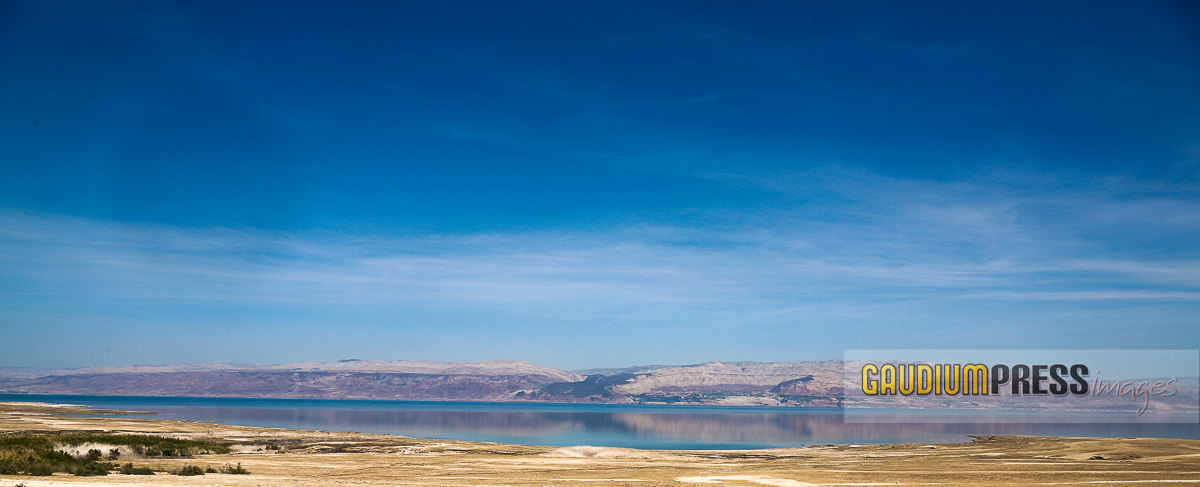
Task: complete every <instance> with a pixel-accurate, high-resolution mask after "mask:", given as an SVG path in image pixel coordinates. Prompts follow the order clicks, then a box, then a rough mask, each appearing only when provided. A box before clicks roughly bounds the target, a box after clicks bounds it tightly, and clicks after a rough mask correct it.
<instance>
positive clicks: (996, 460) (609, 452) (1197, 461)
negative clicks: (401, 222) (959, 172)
mask: <svg viewBox="0 0 1200 487" xmlns="http://www.w3.org/2000/svg"><path fill="white" fill-rule="evenodd" d="M80 412H82V410H80V409H76V408H70V407H61V406H51V405H36V404H33V403H0V431H2V432H5V434H12V433H13V432H31V431H45V432H50V431H57V432H61V431H93V432H115V433H134V432H136V433H150V434H160V435H168V436H172V437H179V438H195V439H205V440H210V441H214V442H217V443H222V444H227V445H231V446H233V447H234V448H235V450H236V453H233V454H228V455H203V456H198V457H194V458H189V459H136V458H133V457H127V456H122V459H121V461H122V462H124V461H133V462H134V463H136V464H138V465H146V466H150V467H151V468H154V469H156V470H164V471H165V470H170V469H178V468H180V467H182V466H183V465H184V464H189V465H200V466H213V467H217V468H219V467H221V466H223V465H225V464H233V463H241V464H242V465H243V466H244V467H245V468H246V469H247V470H249V471H250V472H252V473H251V474H250V475H230V474H207V475H204V476H197V477H179V476H175V475H169V474H166V473H159V474H157V475H154V476H135V475H116V474H113V475H108V476H106V477H74V476H69V475H64V474H55V475H54V476H51V477H25V476H0V487H13V486H16V485H25V486H26V487H42V486H79V485H142V486H195V485H222V486H239V487H240V486H246V487H249V486H292V485H301V486H308V485H313V486H316V485H431V486H442V485H478V486H493V485H496V486H498V485H504V486H508V485H522V486H588V487H608V486H637V487H654V486H693V487H723V486H748V487H762V486H769V487H770V486H774V487H794V486H809V485H846V486H851V485H853V486H868V485H1125V486H1141V485H1171V486H1175V485H1200V441H1194V440H1168V439H1150V438H1123V439H1091V438H1029V437H985V438H980V439H978V440H976V441H974V442H972V443H961V444H940V445H920V444H912V445H870V446H851V445H840V446H828V447H811V448H799V449H779V450H745V451H646V450H629V449H620V448H598V447H570V448H554V447H537V446H520V445H504V444H495V443H474V442H459V441H439V440H422V439H413V438H403V437H396V436H388V435H376V434H360V433H336V432H320V431H298V430H284V429H273V428H256V427H245V426H228V425H215V424H209V423H199V422H188V421H166V420H143V419H132V418H123V417H121V416H107V417H99V418H84V417H72V416H68V415H69V414H79V413H80ZM88 414H96V412H95V411H89V412H88ZM267 445H278V446H281V447H282V450H281V451H280V452H276V451H273V450H267V449H265V448H264V447H265V446H267Z"/></svg>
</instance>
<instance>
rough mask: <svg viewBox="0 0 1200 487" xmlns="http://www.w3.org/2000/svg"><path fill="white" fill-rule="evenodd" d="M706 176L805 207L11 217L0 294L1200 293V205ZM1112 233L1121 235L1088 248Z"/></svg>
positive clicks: (667, 297)
mask: <svg viewBox="0 0 1200 487" xmlns="http://www.w3.org/2000/svg"><path fill="white" fill-rule="evenodd" d="M714 177H722V178H725V179H727V180H730V181H733V182H734V183H736V184H757V185H760V186H761V187H763V188H768V189H769V190H771V191H776V192H779V193H780V194H783V195H784V196H785V197H795V198H806V199H807V200H808V203H807V204H806V205H805V206H803V207H801V208H799V209H798V210H795V211H784V210H771V211H770V212H768V214H766V215H758V216H759V217H762V218H757V219H755V218H749V217H746V215H732V216H731V215H724V216H723V217H722V218H720V220H721V221H724V222H725V223H722V224H719V225H712V226H694V225H691V226H689V225H685V224H677V225H672V224H646V225H641V226H636V225H631V226H627V227H624V228H616V229H605V230H595V231H544V232H526V233H489V234H472V235H424V236H412V237H394V238H384V237H379V236H366V235H340V234H331V233H309V234H298V233H270V232H261V231H254V230H247V229H230V228H198V229H197V228H173V227H156V226H148V225H135V224H126V223H113V222H101V221H93V220H86V219H79V218H71V217H65V216H59V215H31V214H23V213H19V212H15V211H9V212H5V213H3V214H2V215H0V250H2V251H3V255H2V256H0V261H3V262H4V268H5V269H6V270H5V271H3V274H0V278H2V279H3V280H4V281H7V282H9V283H10V284H12V285H15V287H17V288H18V289H20V290H22V291H23V292H27V293H52V294H57V295H59V296H61V297H62V298H69V297H71V296H72V295H87V296H90V297H110V298H148V299H149V298H153V299H181V300H197V299H200V300H203V299H218V300H242V301H255V300H264V301H276V302H279V301H281V302H288V301H295V302H302V303H314V302H321V303H330V304H375V305H396V306H400V305H412V304H413V303H422V305H428V304H430V303H433V304H438V303H440V304H441V305H452V304H463V303H471V304H480V305H487V306H496V307H502V308H513V309H519V308H521V307H526V306H558V307H563V308H569V307H572V306H579V305H580V304H582V303H588V304H589V305H590V306H600V307H610V308H613V309H617V308H620V309H626V310H632V309H636V308H639V307H645V306H664V305H665V306H687V305H694V304H700V303H702V304H704V305H705V306H708V307H715V308H720V309H729V310H740V309H745V308H747V307H751V306H755V307H762V306H766V307H768V308H772V309H773V308H780V309H786V308H788V307H790V306H794V305H795V304H796V303H797V302H807V301H820V300H835V301H843V302H853V303H858V304H859V305H861V304H862V303H864V302H868V301H871V300H872V299H914V298H916V299H925V300H938V299H944V298H963V297H967V298H970V297H976V296H989V297H996V296H1003V297H1004V298H1005V299H1011V300H1023V299H1028V300H1054V299H1064V300H1078V299H1123V300H1152V299H1188V298H1189V296H1194V293H1195V292H1197V290H1198V285H1200V278H1198V277H1197V275H1198V274H1200V272H1198V271H1197V269H1200V255H1196V254H1197V253H1198V252H1197V251H1196V250H1195V249H1194V248H1187V246H1186V245H1185V244H1184V243H1182V242H1180V241H1178V240H1172V239H1180V238H1188V237H1194V236H1197V235H1200V222H1198V221H1197V220H1196V219H1195V218H1194V217H1188V216H1178V215H1175V214H1174V213H1176V212H1187V211H1192V214H1200V205H1198V204H1197V202H1196V201H1195V200H1194V199H1192V198H1187V197H1184V198H1180V197H1171V196H1170V195H1157V196H1154V195H1152V196H1151V197H1148V198H1143V199H1139V200H1136V201H1134V202H1132V203H1129V202H1126V201H1123V195H1122V194H1121V193H1123V192H1125V191H1128V185H1115V184H1109V185H1104V186H1102V187H1099V188H1097V187H1096V186H1089V187H1084V188H1073V189H1072V188H1068V189H1063V190H1061V191H1048V190H1046V188H1030V189H1028V190H1020V189H1015V190H1014V189H1013V188H1012V186H1011V184H1010V183H1009V182H1006V181H1003V180H1001V181H995V180H991V181H966V182H961V181H960V182H955V183H935V182H921V181H915V180H895V179H889V178H885V177H881V176H877V175H873V174H869V173H863V172H853V171H846V172H840V173H839V172H830V173H824V174H817V175H814V174H785V175H777V176H773V177H762V178H757V179H752V178H749V177H745V176H728V175H718V176H714ZM1022 184H1030V182H1029V181H1023V182H1022ZM1036 184H1040V185H1043V186H1047V185H1054V184H1060V181H1058V180H1056V179H1055V178H1051V177H1047V178H1044V179H1042V180H1040V181H1037V182H1036ZM782 206H785V207H786V205H782ZM1164 212H1166V213H1164ZM1164 221H1165V222H1166V223H1164ZM1103 228H1111V229H1112V231H1113V232H1115V233H1114V234H1113V235H1110V236H1108V237H1107V240H1106V241H1097V240H1095V234H1096V233H1097V232H1098V231H1100V230H1098V229H1103ZM1124 228H1132V229H1137V230H1138V232H1139V233H1124V230H1123V229H1124Z"/></svg>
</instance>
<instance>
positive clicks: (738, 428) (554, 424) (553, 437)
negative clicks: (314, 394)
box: [0, 394, 1200, 449]
mask: <svg viewBox="0 0 1200 487" xmlns="http://www.w3.org/2000/svg"><path fill="white" fill-rule="evenodd" d="M0 401H39V402H53V403H70V404H84V405H87V406H91V407H94V408H105V409H121V410H132V411H148V412H155V413H159V414H157V415H154V416H147V417H155V418H161V419H187V420H199V421H217V422H223V423H228V424H240V425H249V426H271V427H280V428H297V429H315V430H329V431H358V432H366V433H387V434H394V435H402V436H411V437H418V438H438V439H455V440H476V441H494V442H502V443H519V444H529V445H555V446H569V445H595V446H617V447H629V448H652V449H740V448H774V447H793V446H801V445H814V444H828V443H945V442H955V441H963V440H966V439H967V435H1047V436H1098V437H1125V436H1137V437H1164V438H1189V439H1200V427H1198V425H1197V424H1126V423H1110V422H1095V423H1077V422H1076V423H1066V424H1059V423H1054V422H1046V418H1035V419H1031V421H1030V422H1011V418H1006V419H1007V421H1008V422H994V423H947V424H939V423H929V422H916V421H921V418H916V417H914V422H912V423H885V424H863V423H852V422H845V421H844V420H843V416H842V411H841V410H840V409H834V408H812V409H800V408H771V407H717V406H647V405H616V404H534V403H486V402H432V401H363V400H324V399H243V398H190V397H130V396H58V395H26V394H0ZM1100 419H1102V418H1098V419H1097V421H1099V420H1100Z"/></svg>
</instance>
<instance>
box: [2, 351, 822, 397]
mask: <svg viewBox="0 0 1200 487" xmlns="http://www.w3.org/2000/svg"><path fill="white" fill-rule="evenodd" d="M579 372H582V373H578V372H571V371H566V370H562V369H555V368H551V367H544V366H541V365H537V364H533V363H529V362H522V361H518V360H495V361H490V362H429V361H412V360H404V361H381V360H341V361H337V362H300V363H294V364H283V365H267V366H259V365H246V364H179V365H168V366H131V367H92V368H86V369H73V370H58V371H37V372H33V371H30V370H28V369H20V370H16V369H14V370H6V369H0V392H3V393H25V394H73V395H136V396H197V397H272V398H310V399H399V400H462V401H538V402H594V403H670V404H712V405H793V406H836V405H838V403H839V401H840V397H841V395H842V362H841V361H838V360H830V361H820V362H707V363H703V364H696V365H683V366H667V365H650V366H635V367H628V368H624V369H592V370H585V371H579Z"/></svg>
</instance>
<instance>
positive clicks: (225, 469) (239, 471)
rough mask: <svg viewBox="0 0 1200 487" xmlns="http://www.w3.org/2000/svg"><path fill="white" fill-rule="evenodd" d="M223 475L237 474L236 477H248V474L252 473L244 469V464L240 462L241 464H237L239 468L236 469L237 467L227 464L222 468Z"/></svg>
mask: <svg viewBox="0 0 1200 487" xmlns="http://www.w3.org/2000/svg"><path fill="white" fill-rule="evenodd" d="M221 473H231V474H235V475H246V474H249V473H250V471H249V470H246V469H244V468H242V464H241V463H240V462H239V463H238V464H237V466H236V467H235V466H233V465H230V464H228V463H226V464H225V466H224V467H221Z"/></svg>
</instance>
